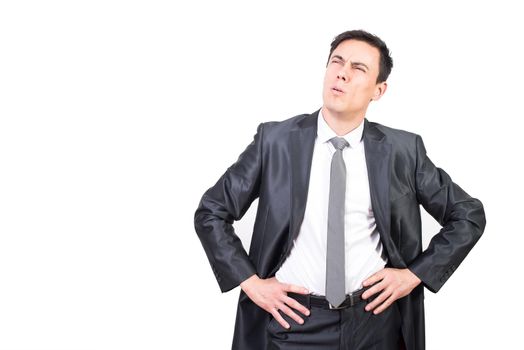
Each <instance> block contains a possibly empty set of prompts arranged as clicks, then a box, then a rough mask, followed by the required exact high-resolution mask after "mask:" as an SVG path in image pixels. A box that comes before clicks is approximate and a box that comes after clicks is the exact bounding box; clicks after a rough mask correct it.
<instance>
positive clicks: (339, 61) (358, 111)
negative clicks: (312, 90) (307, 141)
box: [323, 40, 387, 118]
mask: <svg viewBox="0 0 524 350" xmlns="http://www.w3.org/2000/svg"><path fill="white" fill-rule="evenodd" d="M379 59H380V52H379V50H378V49H377V48H375V47H373V46H371V45H369V44H367V43H365V42H363V41H358V40H346V41H343V42H341V43H340V44H339V45H338V46H337V48H336V49H335V50H334V51H333V53H332V54H331V57H330V58H329V62H328V65H327V68H326V74H325V76H324V90H323V100H324V107H325V108H326V109H327V110H328V111H329V112H331V113H332V114H335V115H340V116H344V117H351V118H353V117H361V116H364V115H365V113H366V110H367V107H368V105H369V102H370V101H371V100H378V99H379V98H380V97H381V96H382V95H383V94H384V92H385V91H386V87H387V85H386V83H385V82H382V83H378V84H377V82H376V81H377V77H378V73H379Z"/></svg>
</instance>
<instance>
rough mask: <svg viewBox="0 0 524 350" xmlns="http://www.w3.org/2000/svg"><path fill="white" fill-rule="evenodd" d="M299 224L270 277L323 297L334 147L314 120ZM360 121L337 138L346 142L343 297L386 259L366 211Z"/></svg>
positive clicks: (369, 212) (327, 130) (321, 124)
mask: <svg viewBox="0 0 524 350" xmlns="http://www.w3.org/2000/svg"><path fill="white" fill-rule="evenodd" d="M317 130H318V131H317V138H316V140H315V146H314V149H313V159H312V164H311V174H310V180H309V190H308V196H307V202H306V211H305V214H304V221H303V222H302V225H301V227H300V232H299V234H298V236H297V238H296V239H295V241H294V242H293V248H292V250H291V253H290V255H289V256H288V258H287V259H286V261H284V263H283V265H282V266H281V267H280V269H279V270H278V271H277V273H276V278H277V280H279V281H280V282H283V283H292V284H295V285H298V286H302V287H305V288H307V289H308V290H309V291H310V293H313V294H316V295H325V290H326V247H327V224H328V205H329V182H330V169H331V159H332V157H333V154H334V153H335V147H334V146H333V145H332V144H331V142H329V140H330V139H331V138H333V137H336V136H337V134H336V133H335V132H334V131H333V130H332V129H331V128H330V127H329V125H328V124H327V123H326V121H325V120H324V117H323V115H322V111H320V113H319V115H318V129H317ZM363 130H364V122H362V123H360V125H359V126H358V127H357V128H356V129H354V130H352V131H351V132H349V133H348V134H346V135H344V136H340V137H343V138H344V139H346V140H347V141H348V143H349V145H350V146H349V147H346V148H344V150H343V152H342V154H343V157H344V162H345V164H346V174H347V175H346V204H345V248H346V249H345V259H346V266H345V268H346V293H347V294H349V293H350V292H354V291H356V290H358V289H360V288H362V282H364V280H366V279H367V278H368V277H369V276H371V275H372V274H374V273H375V272H377V271H379V270H381V269H382V268H384V266H385V265H386V263H387V258H386V257H385V254H384V252H383V247H382V242H381V241H380V236H379V233H378V230H377V226H376V223H375V216H374V214H373V209H372V208H371V197H370V194H369V181H368V173H367V167H366V157H365V153H364V142H363V140H362V132H363Z"/></svg>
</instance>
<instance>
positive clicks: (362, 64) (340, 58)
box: [331, 55, 369, 70]
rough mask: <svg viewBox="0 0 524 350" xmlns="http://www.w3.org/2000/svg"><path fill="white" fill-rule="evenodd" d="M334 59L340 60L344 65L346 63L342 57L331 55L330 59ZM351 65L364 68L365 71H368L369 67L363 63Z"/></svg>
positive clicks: (352, 63)
mask: <svg viewBox="0 0 524 350" xmlns="http://www.w3.org/2000/svg"><path fill="white" fill-rule="evenodd" d="M334 58H337V59H339V60H341V61H342V62H344V63H345V62H346V60H345V59H344V58H343V57H342V56H340V55H333V56H332V57H331V59H334ZM351 65H352V66H361V67H366V69H367V70H369V67H368V66H367V65H366V64H365V63H363V62H351Z"/></svg>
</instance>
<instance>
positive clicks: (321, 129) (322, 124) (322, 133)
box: [317, 110, 364, 148]
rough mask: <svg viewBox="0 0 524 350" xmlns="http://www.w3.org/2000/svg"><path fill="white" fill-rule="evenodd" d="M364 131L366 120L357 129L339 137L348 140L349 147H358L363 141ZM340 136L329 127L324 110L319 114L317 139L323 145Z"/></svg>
mask: <svg viewBox="0 0 524 350" xmlns="http://www.w3.org/2000/svg"><path fill="white" fill-rule="evenodd" d="M363 131H364V120H362V122H361V123H360V124H359V126H357V127H356V128H355V129H353V130H351V131H350V132H348V133H347V134H346V135H342V136H339V137H343V138H344V139H346V141H347V142H348V143H349V146H350V147H351V148H354V147H356V145H358V144H359V143H360V142H361V141H362V132H363ZM336 136H338V135H337V134H336V133H335V132H334V131H333V130H332V129H331V128H330V127H329V125H328V123H327V122H326V120H325V119H324V115H323V114H322V110H320V112H319V113H318V121H317V137H318V140H319V141H320V142H321V143H325V142H328V141H329V140H330V139H332V138H333V137H336Z"/></svg>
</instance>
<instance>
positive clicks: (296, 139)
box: [286, 111, 319, 256]
mask: <svg viewBox="0 0 524 350" xmlns="http://www.w3.org/2000/svg"><path fill="white" fill-rule="evenodd" d="M318 112H319V111H316V112H315V113H313V114H311V115H308V116H306V117H304V118H303V119H301V120H300V121H299V122H298V123H297V127H296V128H295V129H293V130H291V131H290V135H289V149H290V158H291V159H290V160H291V220H290V227H289V238H288V245H287V247H286V256H287V254H288V253H289V252H290V251H291V247H292V246H293V244H292V243H293V240H294V239H295V238H296V237H297V236H298V232H299V230H300V225H301V223H302V220H303V219H304V212H305V210H306V202H307V193H308V188H309V177H310V173H311V161H312V159H313V148H314V146H315V139H316V137H317V119H318Z"/></svg>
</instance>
